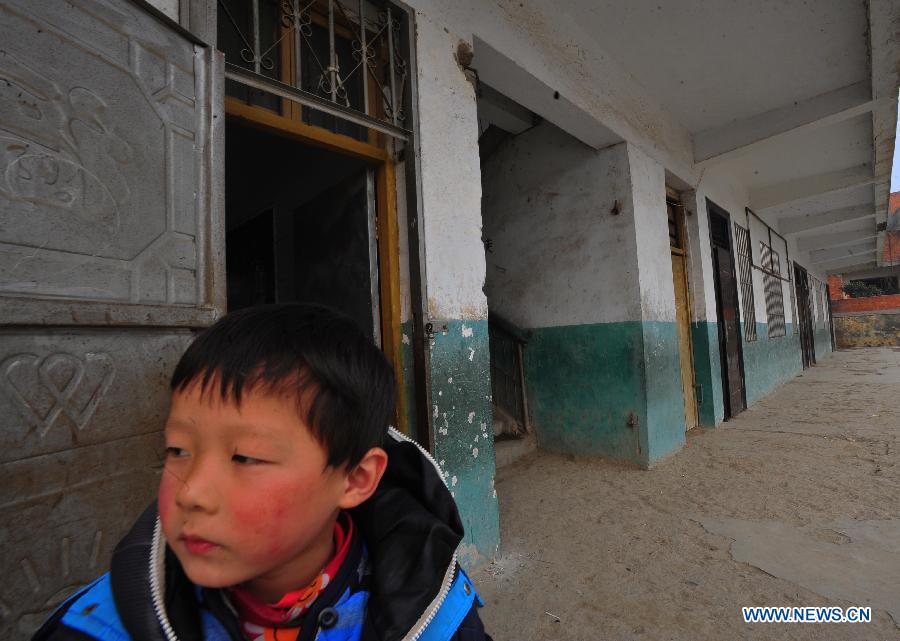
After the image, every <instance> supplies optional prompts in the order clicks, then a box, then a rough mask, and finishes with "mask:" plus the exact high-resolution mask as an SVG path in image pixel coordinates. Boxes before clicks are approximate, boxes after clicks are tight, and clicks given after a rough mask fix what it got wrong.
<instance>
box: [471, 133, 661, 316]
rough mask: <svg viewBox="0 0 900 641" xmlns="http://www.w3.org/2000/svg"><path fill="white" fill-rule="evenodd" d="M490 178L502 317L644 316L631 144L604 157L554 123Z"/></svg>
mask: <svg viewBox="0 0 900 641" xmlns="http://www.w3.org/2000/svg"><path fill="white" fill-rule="evenodd" d="M483 172H484V173H483V179H484V190H485V191H484V203H483V216H484V235H485V238H488V239H490V240H491V242H492V248H491V251H490V252H489V253H487V281H486V286H485V291H486V293H487V296H488V299H489V301H490V306H491V310H492V311H494V312H496V313H498V314H500V315H501V316H503V317H505V318H507V319H508V320H509V321H511V322H513V323H514V324H516V325H518V326H520V327H525V328H534V327H555V326H562V325H580V324H588V323H603V322H616V321H624V320H638V319H640V318H641V309H640V302H641V301H640V297H639V296H638V289H637V285H638V281H637V267H638V259H637V247H636V246H635V234H634V225H633V221H634V217H633V215H632V211H633V207H632V197H631V194H630V185H629V154H628V151H627V149H626V146H625V145H624V144H623V145H617V146H615V147H609V148H607V149H604V150H601V151H595V150H593V149H591V148H589V147H587V146H586V145H584V144H582V143H581V142H579V141H577V140H575V139H574V138H572V137H571V136H569V135H568V134H566V133H564V132H562V131H560V130H559V129H557V128H556V127H555V126H553V125H552V124H550V123H547V122H544V123H542V124H540V125H538V126H536V127H534V128H533V129H531V130H529V131H527V132H525V133H523V134H521V135H519V136H517V137H516V138H514V139H511V140H509V141H507V142H505V143H504V144H503V146H502V147H501V148H500V149H499V150H498V151H497V152H495V153H494V155H492V156H490V157H489V158H488V159H487V161H486V162H485V166H484V167H483ZM617 201H618V208H619V212H620V213H619V214H618V215H613V214H612V213H611V210H612V209H613V207H614V205H615V203H616V202H617ZM642 206H643V203H642ZM642 213H643V212H642ZM663 216H665V211H664V210H663ZM663 225H665V219H663ZM663 231H664V232H665V227H664V226H663ZM667 255H668V253H667ZM669 269H670V271H669V282H670V283H671V280H672V276H671V267H670V268H669ZM670 289H671V288H670ZM673 304H674V303H673Z"/></svg>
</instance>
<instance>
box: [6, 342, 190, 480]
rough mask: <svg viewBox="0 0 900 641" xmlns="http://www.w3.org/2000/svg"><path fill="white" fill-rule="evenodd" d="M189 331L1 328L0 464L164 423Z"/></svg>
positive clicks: (128, 434)
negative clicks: (171, 381)
mask: <svg viewBox="0 0 900 641" xmlns="http://www.w3.org/2000/svg"><path fill="white" fill-rule="evenodd" d="M190 338H191V334H190V332H188V331H184V330H182V331H173V330H168V331H154V330H133V331H121V332H115V333H114V332H108V331H103V330H67V331H62V330H45V331H44V332H43V333H38V332H30V331H26V330H15V331H5V332H0V463H6V462H11V461H15V460H19V459H28V458H33V457H39V456H46V455H48V454H53V453H57V452H61V451H64V450H67V449H71V448H76V447H77V448H80V447H84V446H86V445H95V444H99V443H104V442H110V441H115V440H119V439H125V438H129V437H134V436H138V435H142V434H149V433H153V432H157V431H159V430H160V429H161V426H162V424H163V421H164V419H165V413H166V411H167V408H168V397H169V394H168V382H169V377H170V375H171V373H172V370H173V369H174V367H175V363H176V362H177V360H178V358H179V357H180V356H181V354H182V353H183V351H184V349H185V347H186V346H187V344H188V343H189V342H190Z"/></svg>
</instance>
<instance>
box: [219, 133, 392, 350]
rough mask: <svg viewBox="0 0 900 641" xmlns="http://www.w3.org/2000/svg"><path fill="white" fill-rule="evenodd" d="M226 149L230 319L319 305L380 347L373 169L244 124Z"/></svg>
mask: <svg viewBox="0 0 900 641" xmlns="http://www.w3.org/2000/svg"><path fill="white" fill-rule="evenodd" d="M226 140H227V145H226V152H225V172H226V177H225V209H226V230H227V231H226V280H227V287H228V309H229V311H231V310H234V309H240V308H242V307H249V306H252V305H261V304H266V303H278V302H290V301H305V302H315V303H321V304H324V305H329V306H331V307H334V308H336V309H339V310H340V311H342V312H344V313H345V314H347V315H349V316H350V317H352V318H354V319H355V320H356V321H357V322H358V323H359V325H360V326H361V327H363V328H364V329H365V330H366V331H367V332H368V334H369V335H370V336H371V337H372V338H373V340H375V342H376V343H379V344H380V343H381V336H380V314H379V287H378V249H377V237H376V233H375V225H376V220H375V180H374V169H373V168H371V166H370V165H368V164H367V163H366V162H365V161H363V160H359V159H355V158H352V157H349V156H346V155H342V154H338V153H336V152H333V151H328V150H326V149H322V148H317V147H312V146H308V145H304V144H302V143H300V142H298V141H295V140H292V139H290V138H287V137H284V136H279V135H277V134H275V133H270V132H266V131H262V130H260V129H256V128H252V127H249V126H247V125H244V124H242V123H241V122H239V121H237V120H229V121H228V123H227V124H226Z"/></svg>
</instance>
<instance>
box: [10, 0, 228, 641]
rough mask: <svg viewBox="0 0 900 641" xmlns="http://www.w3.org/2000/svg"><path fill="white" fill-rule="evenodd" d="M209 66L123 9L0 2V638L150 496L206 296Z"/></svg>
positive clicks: (16, 634)
mask: <svg viewBox="0 0 900 641" xmlns="http://www.w3.org/2000/svg"><path fill="white" fill-rule="evenodd" d="M220 64H221V63H220V62H219V61H218V59H217V58H216V54H215V52H214V51H213V50H211V49H209V48H207V47H205V46H203V45H202V44H201V43H199V42H197V41H195V40H194V39H193V38H192V37H191V36H190V35H188V34H187V33H186V32H183V31H181V30H180V29H179V28H178V27H177V25H174V24H173V23H169V22H166V21H164V20H162V19H160V18H157V17H156V16H154V15H151V14H150V13H148V12H147V11H146V10H145V9H143V8H142V6H139V5H137V4H133V3H131V2H126V1H123V0H66V1H63V0H42V1H41V2H34V1H33V0H3V1H2V2H0V323H2V326H0V421H2V429H0V441H2V449H0V451H2V454H0V457H2V458H0V493H2V498H0V501H2V503H0V543H2V549H3V559H2V568H0V572H2V575H3V583H2V585H0V621H2V633H3V637H4V638H6V639H25V638H28V637H29V636H30V635H31V634H32V633H33V632H34V630H35V629H36V627H37V626H38V625H39V623H40V622H41V620H42V619H43V618H44V617H45V616H46V615H47V613H48V612H49V610H50V609H51V608H52V607H54V606H55V605H56V604H57V603H58V602H59V601H60V600H61V599H63V598H64V597H65V596H66V595H68V594H69V593H71V592H72V591H74V590H76V589H77V588H78V587H80V586H82V585H84V584H85V583H86V582H87V581H89V580H91V579H92V578H94V577H95V576H96V575H97V574H98V573H100V572H102V571H103V570H105V569H106V563H107V561H108V559H109V557H110V554H111V552H112V548H113V546H114V545H115V543H116V542H117V540H118V538H119V537H120V536H121V535H122V534H123V532H124V530H125V529H126V528H127V527H128V526H129V525H130V524H131V522H132V520H133V519H134V517H135V516H136V515H137V514H138V513H139V512H140V511H141V510H142V509H143V508H144V507H146V505H147V504H148V503H149V502H150V501H151V500H153V497H154V496H155V492H156V486H157V483H158V475H159V470H160V469H161V465H162V458H163V448H162V439H161V434H160V432H161V429H162V426H163V420H164V418H165V413H166V410H167V397H168V393H167V392H168V390H167V387H168V385H167V383H168V376H169V373H170V372H171V370H172V368H173V365H174V363H175V361H176V360H177V358H178V357H179V356H180V354H181V352H182V351H183V349H184V347H185V346H186V344H187V343H188V341H189V339H190V335H191V330H192V329H193V328H198V327H203V326H206V325H209V324H210V323H211V322H213V321H214V319H215V318H216V317H217V316H218V314H219V313H220V312H221V310H222V308H223V303H224V279H223V271H222V270H223V265H222V255H221V252H222V251H223V248H224V242H223V239H222V237H221V234H222V233H223V230H222V226H221V225H220V224H219V216H220V213H221V212H220V207H219V206H218V202H217V200H216V199H217V198H218V196H219V195H220V194H221V192H222V189H221V184H220V182H221V181H220V177H221V176H220V171H219V165H218V160H219V156H220V153H221V138H220V135H219V131H220V127H219V125H223V124H224V123H223V120H224V118H222V117H221V105H222V93H221V87H219V86H218V79H219V78H222V77H223V73H224V72H223V70H222V69H221V68H220Z"/></svg>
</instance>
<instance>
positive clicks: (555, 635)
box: [473, 348, 900, 641]
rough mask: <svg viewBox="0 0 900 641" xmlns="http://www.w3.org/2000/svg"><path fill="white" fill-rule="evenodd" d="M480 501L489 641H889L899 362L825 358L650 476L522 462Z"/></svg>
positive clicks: (576, 464) (897, 523) (891, 354)
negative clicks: (494, 530) (834, 613)
mask: <svg viewBox="0 0 900 641" xmlns="http://www.w3.org/2000/svg"><path fill="white" fill-rule="evenodd" d="M496 487H497V493H498V496H499V500H500V510H501V539H502V544H501V549H500V553H499V556H498V558H497V560H496V561H495V562H494V563H492V564H490V565H488V566H485V567H483V568H481V569H480V570H479V571H478V572H476V573H475V574H474V576H473V578H474V579H475V582H476V585H477V586H478V590H479V592H480V593H481V595H482V597H483V598H484V600H485V602H486V604H487V607H485V608H484V609H483V610H482V611H481V616H482V619H483V620H484V622H485V625H486V627H487V629H488V631H489V632H490V633H491V634H492V635H493V636H494V639H495V640H496V641H505V640H509V641H513V640H523V641H527V640H531V639H578V640H591V639H609V640H627V639H641V640H644V639H648V640H649V639H654V640H655V639H661V640H662V639H666V640H668V639H673V640H684V641H688V640H690V641H703V640H707V639H708V640H715V641H728V640H732V639H754V640H756V639H779V640H780V639H824V640H826V641H837V640H843V639H852V640H862V639H867V640H872V641H877V640H881V641H887V640H888V639H892V640H896V639H900V348H866V349H859V350H852V351H841V352H837V353H835V354H833V355H832V356H829V357H828V358H826V359H824V360H823V362H821V363H820V364H819V365H817V366H815V367H813V368H811V369H809V370H806V371H805V372H804V373H803V374H802V375H801V376H799V377H797V378H795V379H794V380H792V381H791V382H789V383H788V384H787V385H785V386H783V387H782V388H780V389H779V390H777V391H775V392H774V393H772V394H771V395H770V396H768V397H766V398H765V399H763V400H762V401H760V402H759V403H757V404H756V405H754V406H753V407H751V408H749V409H748V410H747V411H745V412H744V413H742V414H741V415H739V416H738V417H737V418H735V419H734V420H732V421H729V422H727V423H725V424H724V425H722V426H720V427H718V428H716V429H710V430H701V429H696V430H692V431H691V432H690V433H689V434H688V439H687V445H686V446H685V448H684V450H683V451H681V452H679V453H678V454H676V455H675V456H672V457H669V458H667V459H666V460H663V461H661V462H660V463H659V464H657V465H656V467H654V468H653V469H652V470H649V471H644V470H638V469H635V468H632V467H628V466H626V465H623V464H617V463H613V462H609V461H603V460H576V459H574V458H572V457H565V456H557V455H550V454H545V453H542V452H535V453H532V454H529V455H528V456H527V457H525V458H523V459H521V460H520V461H518V462H516V463H514V464H512V465H510V466H508V467H505V468H503V469H501V470H500V471H499V473H498V476H497V483H496ZM751 605H757V606H840V607H843V608H847V607H850V606H854V605H857V606H859V605H862V606H866V605H868V606H871V607H872V608H873V612H872V622H871V623H855V624H851V623H795V624H790V623H777V624H775V623H756V624H747V623H744V622H743V618H742V616H741V607H742V606H751Z"/></svg>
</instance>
